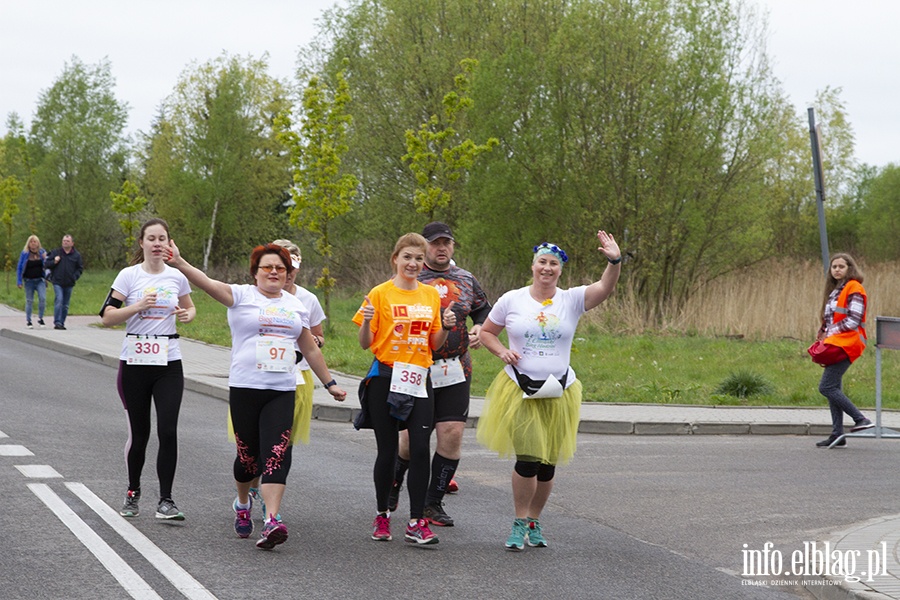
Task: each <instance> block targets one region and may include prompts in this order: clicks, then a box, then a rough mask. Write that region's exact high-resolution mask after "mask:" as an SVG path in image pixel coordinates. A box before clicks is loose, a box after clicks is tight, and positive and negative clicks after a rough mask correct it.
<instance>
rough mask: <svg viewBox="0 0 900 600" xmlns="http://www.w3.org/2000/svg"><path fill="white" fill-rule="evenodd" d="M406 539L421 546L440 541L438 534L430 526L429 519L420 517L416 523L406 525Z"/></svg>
mask: <svg viewBox="0 0 900 600" xmlns="http://www.w3.org/2000/svg"><path fill="white" fill-rule="evenodd" d="M406 541H407V542H409V543H410V544H419V545H421V546H424V545H426V544H437V543H438V539H437V536H436V535H434V533H432V532H431V529H429V528H428V521H426V520H425V519H419V520H418V521H416V522H415V524H413V525H407V526H406Z"/></svg>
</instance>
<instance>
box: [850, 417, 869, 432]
mask: <svg viewBox="0 0 900 600" xmlns="http://www.w3.org/2000/svg"><path fill="white" fill-rule="evenodd" d="M873 427H875V423H873V422H872V421H870V420H869V419H866V418H865V417H863V419H862V420H861V421H857V422H856V424H855V425H853V427H851V428H850V432H851V433H854V432H857V431H863V430H864V429H872V428H873Z"/></svg>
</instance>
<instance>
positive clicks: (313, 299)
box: [294, 285, 326, 384]
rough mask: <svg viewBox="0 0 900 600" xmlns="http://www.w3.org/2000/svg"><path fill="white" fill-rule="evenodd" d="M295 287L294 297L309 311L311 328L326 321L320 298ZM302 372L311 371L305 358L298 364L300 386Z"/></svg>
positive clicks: (297, 286)
mask: <svg viewBox="0 0 900 600" xmlns="http://www.w3.org/2000/svg"><path fill="white" fill-rule="evenodd" d="M295 287H296V288H297V289H296V290H294V295H295V296H296V297H297V299H298V300H300V302H302V303H303V306H305V307H306V310H308V311H309V328H310V329H312V328H313V327H315V326H316V325H318V324H320V323H321V322H322V321H324V320H325V318H326V317H325V311H324V310H322V305H321V304H320V303H319V298H318V297H317V296H316V295H315V294H313V293H312V292H310V291H309V290H307V289H306V288H302V287H300V286H299V285H296V286H295ZM300 371H309V363H308V362H306V359H305V358H304V359H303V360H301V361H300V362H298V363H297V383H298V384H300V383H303V374H302V373H301V372H300Z"/></svg>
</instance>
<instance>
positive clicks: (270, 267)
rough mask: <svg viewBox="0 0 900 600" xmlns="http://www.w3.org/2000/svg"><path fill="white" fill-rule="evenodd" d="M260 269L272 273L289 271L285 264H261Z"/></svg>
mask: <svg viewBox="0 0 900 600" xmlns="http://www.w3.org/2000/svg"><path fill="white" fill-rule="evenodd" d="M259 270H260V271H263V272H264V273H271V272H272V271H275V272H276V273H284V272H285V271H287V269H286V268H285V266H284V265H265V266H264V265H259Z"/></svg>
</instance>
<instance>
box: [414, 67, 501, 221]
mask: <svg viewBox="0 0 900 600" xmlns="http://www.w3.org/2000/svg"><path fill="white" fill-rule="evenodd" d="M460 66H461V67H462V72H461V73H459V74H458V75H457V76H456V79H455V82H454V84H455V87H456V89H455V90H453V91H451V92H448V93H447V94H446V95H445V96H444V101H443V107H442V108H443V110H442V111H441V113H440V114H434V115H431V117H429V119H428V120H427V121H426V122H425V123H422V125H421V126H420V127H419V129H418V131H413V130H411V129H407V130H406V154H404V155H403V157H402V158H403V160H404V161H408V162H409V168H410V170H411V171H412V172H413V174H414V175H415V177H416V183H417V186H416V189H415V192H414V194H413V202H414V203H415V206H416V210H418V211H419V212H421V213H425V214H426V215H428V220H429V221H433V220H434V214H435V211H436V210H437V209H439V208H447V207H448V206H450V200H451V189H450V188H451V186H454V185H455V184H456V183H457V182H458V181H459V179H460V178H461V177H462V176H463V175H465V174H466V173H467V172H468V171H469V170H470V169H471V168H472V166H473V165H474V164H475V159H477V158H478V155H479V154H482V153H483V152H490V151H491V150H492V149H493V148H494V146H496V145H497V144H499V143H500V140H498V139H497V138H495V137H492V138H488V140H487V141H486V142H485V143H484V144H476V143H475V142H473V141H472V140H471V139H469V138H466V139H460V136H459V132H458V131H457V129H456V123H457V121H459V120H461V119H462V118H463V117H464V116H465V113H466V111H468V110H470V109H471V108H472V106H473V105H474V104H475V101H474V100H472V96H471V95H470V91H471V89H472V81H471V75H472V72H473V71H474V70H475V68H476V67H477V66H478V61H476V60H472V59H466V60H463V61H462V62H461V63H460Z"/></svg>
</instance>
